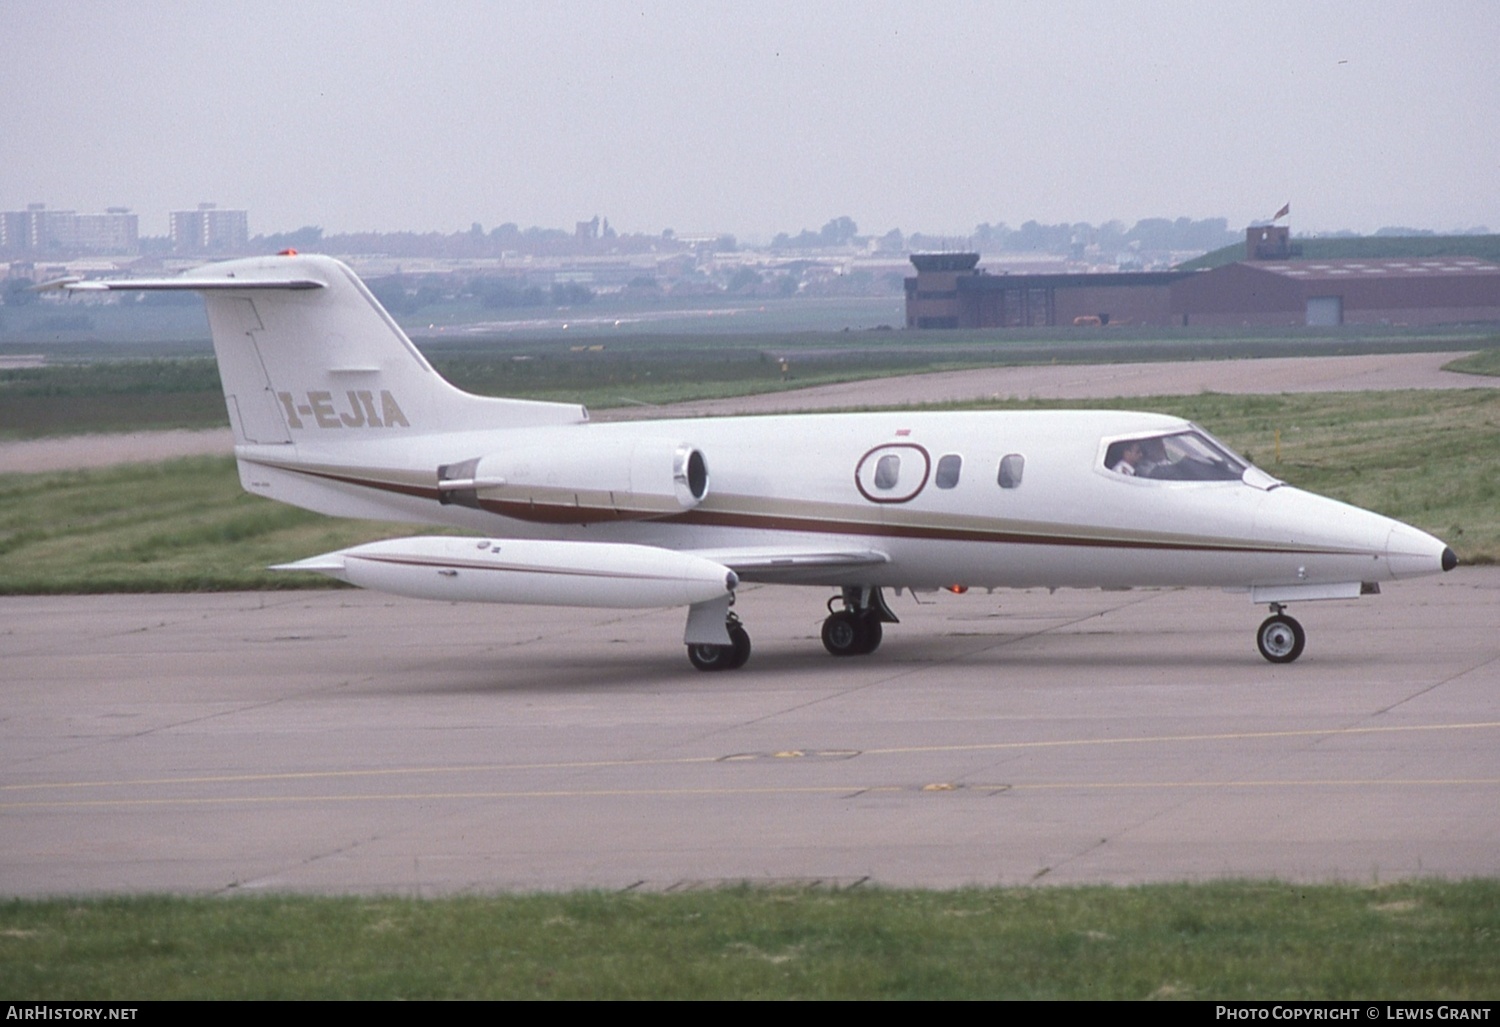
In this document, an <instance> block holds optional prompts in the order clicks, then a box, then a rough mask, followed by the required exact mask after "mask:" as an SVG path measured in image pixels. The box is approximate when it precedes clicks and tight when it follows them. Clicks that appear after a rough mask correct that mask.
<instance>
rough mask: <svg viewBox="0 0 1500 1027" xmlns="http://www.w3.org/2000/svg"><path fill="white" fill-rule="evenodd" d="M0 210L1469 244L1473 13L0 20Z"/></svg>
mask: <svg viewBox="0 0 1500 1027" xmlns="http://www.w3.org/2000/svg"><path fill="white" fill-rule="evenodd" d="M0 39H3V40H4V47H3V53H4V56H3V58H0V209H4V210H15V209H19V208H22V207H24V206H25V204H27V203H30V202H44V203H46V204H47V205H48V206H50V207H56V208H62V209H74V210H79V211H93V210H102V209H104V208H105V207H106V206H114V205H122V206H128V207H131V208H132V209H134V210H135V211H136V212H137V213H139V214H140V216H141V231H142V233H143V234H147V235H160V234H165V232H166V230H167V211H169V210H173V209H185V208H191V207H193V206H195V205H196V204H197V203H198V202H199V201H204V200H213V201H217V202H218V203H219V205H220V206H225V207H236V208H246V209H248V210H249V211H250V230H251V232H252V234H254V233H260V232H272V231H281V230H288V229H292V228H296V227H299V226H301V225H307V224H315V225H321V226H322V227H323V229H324V230H325V231H327V232H344V231H358V230H379V231H391V230H399V229H414V230H422V231H426V230H440V231H445V232H446V231H453V230H456V229H467V228H468V227H469V225H470V223H472V222H475V221H478V222H480V223H481V224H483V225H484V227H485V228H486V229H490V228H493V227H495V226H496V225H498V224H501V223H503V222H507V221H513V222H516V223H518V224H519V225H521V226H522V227H526V226H529V225H542V226H547V227H562V228H569V229H571V227H572V224H573V222H574V221H578V220H584V219H587V218H589V217H592V216H593V215H595V214H599V215H601V216H604V217H607V218H609V219H610V221H611V223H612V224H613V225H614V226H615V227H616V228H617V229H619V230H620V231H642V232H652V233H655V232H660V231H661V230H662V229H664V228H673V229H675V230H676V231H677V232H678V233H679V234H689V233H700V232H731V233H735V234H737V235H740V236H741V237H743V238H747V239H768V238H769V237H770V236H771V235H772V234H774V233H775V232H778V231H788V232H793V233H795V232H796V231H798V230H799V229H801V228H812V229H817V228H818V227H820V226H821V225H822V224H823V223H824V222H826V221H827V220H829V219H830V218H832V217H835V216H838V215H848V216H850V217H852V218H853V219H854V220H855V221H856V222H857V223H858V224H859V226H860V230H861V231H862V232H866V233H871V232H875V233H882V232H885V231H886V230H888V229H890V228H900V229H902V230H903V231H906V232H911V231H917V230H920V231H926V232H935V233H951V234H954V235H964V234H967V233H968V232H969V231H971V230H972V228H973V226H974V225H976V224H978V223H980V222H986V221H987V222H991V223H998V222H1001V221H1004V222H1007V223H1009V224H1010V225H1012V226H1016V225H1019V224H1020V223H1022V222H1024V221H1027V220H1031V219H1036V220H1038V221H1043V222H1058V221H1088V222H1091V223H1099V222H1102V221H1106V220H1110V219H1115V218H1118V219H1120V220H1122V221H1124V222H1126V223H1127V224H1129V223H1133V222H1135V221H1136V220H1138V219H1140V218H1143V217H1152V216H1166V217H1178V216H1188V217H1193V218H1203V217H1227V218H1228V219H1229V221H1230V224H1231V226H1232V227H1236V228H1238V227H1240V226H1242V225H1244V224H1247V223H1249V222H1250V221H1252V220H1254V219H1257V218H1265V217H1268V216H1270V215H1271V214H1273V213H1274V212H1275V211H1276V209H1277V208H1278V207H1280V206H1281V205H1282V204H1283V203H1285V202H1288V201H1289V202H1290V203H1291V204H1292V219H1291V224H1292V227H1293V230H1294V231H1297V232H1312V231H1330V230H1336V229H1341V228H1351V229H1355V230H1358V231H1373V230H1374V229H1376V228H1379V227H1381V226H1383V225H1396V224H1399V225H1409V226H1416V227H1424V228H1433V229H1438V230H1443V231H1446V230H1452V229H1455V228H1467V227H1471V226H1474V225H1479V224H1484V225H1488V226H1489V227H1490V228H1492V229H1494V230H1496V231H1500V189H1497V187H1496V184H1497V182H1500V59H1497V50H1500V3H1496V2H1494V0H1454V2H1442V0H1436V2H1434V0H1423V2H1395V0H1370V2H1364V3H1353V2H1336V3H1317V2H1309V0H1296V2H1287V3H1279V2H1277V3H1270V2H1246V0H1238V2H1233V3H1211V2H1191V3H1189V2H1174V3H1165V2H1142V0H1136V2H1118V3H1116V2H1109V0H1088V2H1059V0H1046V2H1042V0H1034V2H999V0H988V2H980V3H954V2H942V0H936V2H934V0H924V2H915V0H899V2H892V3H839V2H831V0H811V2H809V0H742V2H736V3H711V2H707V0H696V2H684V3H658V2H633V3H611V2H604V0H600V2H591V3H572V2H563V0H546V2H541V3H516V2H458V0H454V2H441V0H438V2H431V0H429V2H424V3H421V4H418V3H415V2H374V0H371V2H363V3H353V2H339V3H334V2H321V0H299V2H296V3H282V2H268V0H255V2H252V3H239V2H225V0H217V2H213V3H209V2H207V0H201V2H200V0H169V2H162V0H145V2H142V0H136V2H131V3H123V2H113V0H111V2H99V3H78V2H68V0H3V3H0Z"/></svg>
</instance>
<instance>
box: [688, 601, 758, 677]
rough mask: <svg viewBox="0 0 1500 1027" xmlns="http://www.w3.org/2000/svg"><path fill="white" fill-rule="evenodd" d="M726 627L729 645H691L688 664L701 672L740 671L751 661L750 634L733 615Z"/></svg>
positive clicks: (728, 619)
mask: <svg viewBox="0 0 1500 1027" xmlns="http://www.w3.org/2000/svg"><path fill="white" fill-rule="evenodd" d="M724 627H725V628H726V629H727V630H728V631H729V645H703V644H697V645H694V644H689V645H688V647H687V654H688V662H689V663H691V664H692V665H693V666H694V667H696V668H698V669H699V670H738V669H739V668H741V667H743V666H744V665H745V661H746V660H748V659H750V632H748V631H746V630H745V628H744V625H742V624H741V623H740V618H739V617H738V616H737V615H736V614H733V613H731V614H730V615H729V616H728V618H727V620H726V621H725V624H724Z"/></svg>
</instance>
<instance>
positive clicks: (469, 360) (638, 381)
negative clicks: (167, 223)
mask: <svg viewBox="0 0 1500 1027" xmlns="http://www.w3.org/2000/svg"><path fill="white" fill-rule="evenodd" d="M422 345H423V347H424V349H425V351H426V352H427V355H428V357H429V358H430V359H431V361H432V362H433V364H434V365H435V366H436V367H437V368H438V370H439V371H440V372H441V373H442V374H443V375H444V376H445V377H447V378H448V379H449V380H451V381H452V382H453V383H454V384H456V385H458V386H459V387H461V388H464V389H467V390H469V391H471V392H476V393H479V394H481V395H488V396H515V397H520V398H527V399H550V400H561V401H565V402H570V403H583V404H584V405H586V406H588V407H590V408H591V409H596V410H602V409H606V408H609V407H619V406H635V405H641V404H646V405H652V404H665V403H673V402H679V401H683V400H690V399H713V398H718V397H722V396H736V395H744V394H747V393H755V392H772V391H777V390H782V389H793V388H803V387H806V386H810V385H821V384H827V383H831V382H840V381H850V380H854V379H860V378H877V377H884V376H888V375H892V374H913V373H920V372H924V371H944V370H956V369H960V368H967V367H993V366H1001V365H1014V364H1036V363H1052V362H1064V363H1066V362H1110V361H1142V360H1202V359H1228V358H1237V357H1275V356H1294V355H1335V354H1351V353H1377V352H1415V351H1433V352H1446V351H1452V350H1467V349H1473V350H1479V351H1480V352H1479V354H1478V359H1479V363H1474V362H1473V358H1470V359H1469V360H1465V361H1459V362H1457V363H1456V364H1455V369H1473V370H1476V371H1480V372H1483V370H1484V368H1485V367H1486V366H1488V367H1490V368H1491V371H1490V372H1489V373H1494V371H1493V369H1494V367H1495V363H1494V362H1495V361H1496V360H1497V359H1500V357H1497V356H1496V354H1500V336H1496V335H1495V333H1494V331H1493V329H1489V328H1439V329H1424V330H1415V329H1395V328H1361V329H1359V330H1352V329H1306V330H1301V331H1298V332H1287V331H1286V330H1270V329H1259V330H1257V329H1233V330H1231V329H1212V330H1194V331H1193V332H1192V334H1187V333H1185V332H1182V331H1173V330H1170V329H1149V330H1148V329H1133V328H1127V329H1120V330H1118V331H1116V330H1113V329H1111V330H1110V331H1108V332H1100V331H1098V330H1093V331H1080V330H1078V329H1071V328H1069V329H1063V328H1039V329H1005V330H987V331H949V332H897V331H887V332H880V331H861V332H809V331H799V332H758V333H746V332H739V333H724V334H718V335H711V336H707V337H704V336H692V335H683V334H668V333H661V332H657V333H649V332H643V333H639V334H635V335H631V336H629V337H624V338H612V339H604V340H602V341H601V340H599V339H595V338H593V337H589V338H585V339H582V340H580V339H577V338H573V337H557V336H535V335H533V336H525V335H483V334H480V335H464V336H460V337H444V338H442V339H431V340H423V342H422ZM158 348H159V349H160V352H161V354H163V355H160V356H157V357H154V358H151V359H103V358H102V355H104V354H109V353H116V354H117V353H120V352H122V351H128V352H135V353H143V352H148V351H150V350H151V347H149V346H146V345H144V344H142V345H137V346H134V347H133V348H130V347H122V346H115V347H114V348H113V349H111V348H110V347H109V346H108V345H107V344H103V343H99V344H93V345H90V346H56V347H52V348H51V349H50V350H48V349H44V350H43V351H42V354H41V355H42V356H44V357H46V358H47V359H48V360H50V361H53V363H50V364H48V365H46V366H42V367H19V368H0V439H17V438H38V437H44V436H50V435H65V434H79V433H84V432H113V431H142V430H154V429H161V428H212V427H222V426H224V425H226V424H227V423H228V422H227V420H226V418H225V414H224V401H223V398H222V396H221V394H220V391H219V375H218V370H217V368H216V367H215V365H214V362H213V359H212V357H210V356H208V355H206V353H205V354H203V355H199V356H183V355H180V353H179V349H178V348H177V347H175V346H169V345H166V344H162V345H161V346H160V347H158ZM3 351H4V348H3V347H0V353H3ZM1485 360H1488V361H1489V362H1490V363H1489V364H1485V363H1484V362H1483V361H1485ZM1459 365H1462V366H1461V367H1460V366H1459Z"/></svg>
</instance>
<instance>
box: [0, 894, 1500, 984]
mask: <svg viewBox="0 0 1500 1027" xmlns="http://www.w3.org/2000/svg"><path fill="white" fill-rule="evenodd" d="M0 989H3V990H4V992H5V994H6V995H7V996H10V997H13V998H22V997H24V998H25V999H28V1000H37V999H49V998H71V999H79V998H88V999H98V1000H104V999H115V1000H142V999H226V998H227V999H352V998H358V999H462V998H470V999H498V998H523V999H534V998H562V999H567V998H575V999H576V998H595V999H643V998H658V999H660V998H676V999H691V998H720V999H723V998H750V999H786V998H792V999H869V998H890V999H903V998H904V999H932V998H949V999H964V998H967V999H983V998H1013V999H1095V1000H1099V999H1200V1000H1202V999H1215V1000H1226V999H1228V1000H1255V1001H1264V1000H1267V999H1347V1000H1362V1001H1363V1000H1370V999H1375V998H1379V999H1417V998H1422V999H1448V1000H1454V999H1493V998H1494V997H1495V996H1496V995H1497V994H1500V882H1495V881H1465V882H1443V881H1419V882H1408V883H1400V884H1394V885H1387V886H1372V887H1359V886H1352V885H1316V886H1306V885H1291V884H1279V883H1243V882H1242V883H1222V884H1206V885H1157V886H1149V887H1139V888H1107V887H1076V888H1023V889H1015V888H1012V889H972V890H965V891H952V892H941V891H907V890H901V891H896V890H881V889H853V890H846V891H822V890H756V889H749V888H740V889H726V890H717V891H705V892H691V893H685V894H677V895H639V894H602V893H573V894H564V895H518V896H490V897H463V898H452V899H439V900H416V899H398V898H297V897H277V896H255V897H236V898H233V899H222V898H219V899H189V898H116V899H87V900H77V899H61V900H52V901H41V902H31V901H24V902H23V901H13V902H10V903H8V904H5V905H4V906H0Z"/></svg>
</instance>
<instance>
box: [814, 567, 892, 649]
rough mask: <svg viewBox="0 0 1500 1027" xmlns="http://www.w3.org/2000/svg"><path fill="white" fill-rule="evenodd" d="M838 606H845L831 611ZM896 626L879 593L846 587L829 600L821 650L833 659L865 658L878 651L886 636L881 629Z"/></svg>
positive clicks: (861, 588) (877, 590)
mask: <svg viewBox="0 0 1500 1027" xmlns="http://www.w3.org/2000/svg"><path fill="white" fill-rule="evenodd" d="M837 602H842V603H843V604H844V606H843V609H841V610H835V609H834V608H833V605H834V603H837ZM896 623H898V621H897V620H896V615H895V614H894V613H892V612H891V609H890V607H888V606H886V604H885V596H884V595H882V594H881V591H880V589H878V588H863V587H859V586H854V585H846V586H845V587H844V589H843V590H842V593H841V594H840V595H837V596H834V597H833V598H831V599H829V600H828V619H827V620H825V621H823V648H825V649H827V650H828V651H829V652H830V653H832V654H833V655H834V656H865V655H867V654H869V653H873V652H874V651H875V650H876V649H878V648H880V640H881V638H882V636H883V635H884V634H885V632H884V629H882V627H881V625H882V624H896Z"/></svg>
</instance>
